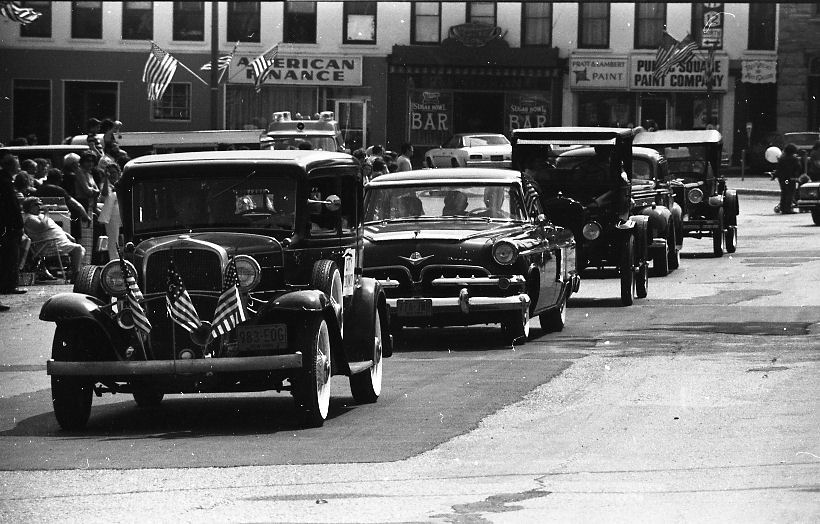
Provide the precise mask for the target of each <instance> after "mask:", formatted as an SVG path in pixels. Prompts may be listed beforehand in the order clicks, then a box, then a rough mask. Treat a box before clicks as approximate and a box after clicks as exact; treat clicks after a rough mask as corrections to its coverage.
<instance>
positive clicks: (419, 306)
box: [396, 298, 433, 317]
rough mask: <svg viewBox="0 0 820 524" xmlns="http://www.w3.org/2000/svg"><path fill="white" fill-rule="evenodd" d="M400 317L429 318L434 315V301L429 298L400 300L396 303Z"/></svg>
mask: <svg viewBox="0 0 820 524" xmlns="http://www.w3.org/2000/svg"><path fill="white" fill-rule="evenodd" d="M396 308H397V312H398V314H399V316H400V317H429V316H432V315H433V301H432V300H431V299H429V298H414V299H400V300H398V302H397V303H396Z"/></svg>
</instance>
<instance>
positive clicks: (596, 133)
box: [512, 127, 633, 145]
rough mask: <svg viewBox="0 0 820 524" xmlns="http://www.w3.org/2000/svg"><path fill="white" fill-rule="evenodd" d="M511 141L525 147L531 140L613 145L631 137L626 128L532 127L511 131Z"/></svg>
mask: <svg viewBox="0 0 820 524" xmlns="http://www.w3.org/2000/svg"><path fill="white" fill-rule="evenodd" d="M512 136H513V139H514V140H515V141H516V142H517V143H518V144H522V145H525V144H527V141H528V140H533V141H534V142H533V143H534V144H535V145H540V144H542V143H545V142H552V143H555V144H581V145H587V144H590V145H592V144H596V145H597V144H601V145H604V144H614V143H616V142H617V141H618V140H626V139H629V138H631V137H632V136H633V132H632V128H628V127H533V128H521V129H513V132H512Z"/></svg>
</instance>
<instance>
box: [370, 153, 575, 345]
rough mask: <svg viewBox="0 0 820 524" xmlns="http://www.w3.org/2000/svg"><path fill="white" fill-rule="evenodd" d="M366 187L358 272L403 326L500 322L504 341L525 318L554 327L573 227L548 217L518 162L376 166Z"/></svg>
mask: <svg viewBox="0 0 820 524" xmlns="http://www.w3.org/2000/svg"><path fill="white" fill-rule="evenodd" d="M365 190H366V194H365V217H364V224H365V233H364V238H365V267H364V274H365V275H366V276H368V277H372V278H375V279H377V280H378V282H379V283H380V284H381V286H382V288H383V289H384V290H385V294H386V296H387V303H388V305H389V307H390V311H391V317H390V323H391V326H392V327H393V331H394V333H395V332H397V331H398V330H399V329H400V328H401V327H402V326H417V327H427V326H453V325H457V326H464V325H472V324H491V323H500V324H501V327H502V330H503V333H504V335H505V337H506V339H507V341H508V342H510V343H515V342H516V341H522V340H526V338H527V337H528V336H529V333H530V318H531V317H532V316H538V317H539V320H540V323H541V327H542V328H543V329H544V330H545V331H560V330H561V329H563V327H564V324H565V322H566V305H567V300H568V298H569V296H570V294H572V293H573V292H575V291H578V286H579V285H580V278H579V277H578V275H577V274H576V272H575V242H574V240H573V236H572V232H571V231H569V230H565V229H563V228H561V227H558V226H555V225H553V224H551V223H549V222H548V221H547V220H546V218H545V216H544V214H543V211H542V209H541V204H540V202H539V201H538V196H537V194H536V193H535V189H534V187H533V186H532V184H530V183H529V182H528V181H527V180H526V179H525V178H524V177H523V176H522V174H521V173H519V172H517V171H512V170H508V169H478V168H466V169H465V168H458V169H454V168H445V169H436V170H429V169H425V170H419V171H405V172H401V173H391V174H386V175H382V176H380V177H378V178H376V179H374V180H373V181H371V182H370V183H369V184H367V186H366V188H365Z"/></svg>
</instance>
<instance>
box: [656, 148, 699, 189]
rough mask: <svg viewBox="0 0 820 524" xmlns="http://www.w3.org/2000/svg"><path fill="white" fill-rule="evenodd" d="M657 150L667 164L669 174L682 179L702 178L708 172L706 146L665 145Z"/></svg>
mask: <svg viewBox="0 0 820 524" xmlns="http://www.w3.org/2000/svg"><path fill="white" fill-rule="evenodd" d="M662 149H663V151H659V152H660V153H661V154H663V156H665V157H666V160H667V162H668V165H669V173H670V175H671V176H673V177H676V178H683V179H695V180H697V179H702V178H704V177H705V176H706V175H707V174H708V173H710V167H709V162H708V157H707V148H706V146H701V145H689V146H666V147H663V148H662Z"/></svg>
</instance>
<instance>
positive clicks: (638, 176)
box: [632, 157, 653, 180]
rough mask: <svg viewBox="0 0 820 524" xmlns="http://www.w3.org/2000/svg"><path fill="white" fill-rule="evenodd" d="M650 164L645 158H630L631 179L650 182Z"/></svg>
mask: <svg viewBox="0 0 820 524" xmlns="http://www.w3.org/2000/svg"><path fill="white" fill-rule="evenodd" d="M652 178H653V176H652V162H651V161H650V160H649V159H646V158H635V157H632V179H633V180H652Z"/></svg>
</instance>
